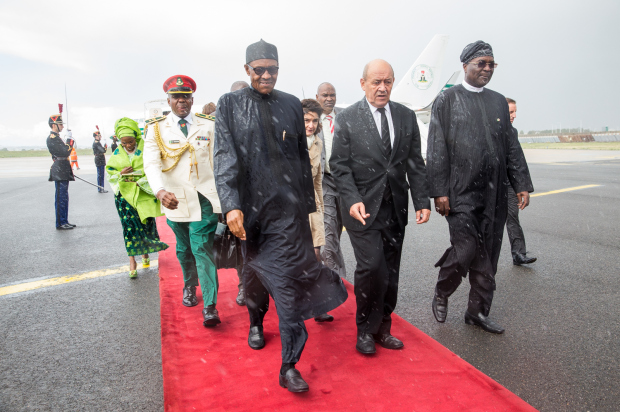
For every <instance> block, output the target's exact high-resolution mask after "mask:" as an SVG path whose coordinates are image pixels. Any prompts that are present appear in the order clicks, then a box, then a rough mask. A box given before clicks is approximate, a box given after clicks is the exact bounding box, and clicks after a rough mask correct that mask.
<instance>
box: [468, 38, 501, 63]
mask: <svg viewBox="0 0 620 412" xmlns="http://www.w3.org/2000/svg"><path fill="white" fill-rule="evenodd" d="M482 56H491V57H493V49H492V48H491V45H490V44H489V43H485V42H483V41H482V40H478V41H477V42H474V43H470V44H468V45H467V46H465V48H464V49H463V52H462V53H461V63H469V62H470V61H472V60H473V59H475V58H476V57H482Z"/></svg>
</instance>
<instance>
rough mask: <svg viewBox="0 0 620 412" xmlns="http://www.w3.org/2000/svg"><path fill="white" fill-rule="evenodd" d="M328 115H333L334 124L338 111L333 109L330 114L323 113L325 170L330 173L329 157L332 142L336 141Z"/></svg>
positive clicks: (322, 129)
mask: <svg viewBox="0 0 620 412" xmlns="http://www.w3.org/2000/svg"><path fill="white" fill-rule="evenodd" d="M327 116H331V117H332V124H334V123H335V122H336V113H335V112H334V110H333V109H332V112H331V113H330V114H329V115H326V114H325V113H323V114H321V126H322V128H321V131H322V132H323V147H324V148H325V171H326V172H327V173H330V170H329V159H330V158H331V156H332V142H333V141H334V134H333V133H332V129H331V125H330V123H329V119H328V118H327Z"/></svg>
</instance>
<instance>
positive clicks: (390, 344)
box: [372, 333, 405, 349]
mask: <svg viewBox="0 0 620 412" xmlns="http://www.w3.org/2000/svg"><path fill="white" fill-rule="evenodd" d="M372 337H373V338H374V340H375V342H377V343H378V344H379V345H381V346H383V347H384V348H385V349H400V348H402V347H403V346H405V345H403V342H401V340H400V339H396V338H395V337H394V336H392V335H390V334H389V333H377V334H376V335H372Z"/></svg>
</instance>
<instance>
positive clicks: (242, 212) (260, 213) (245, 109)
mask: <svg viewBox="0 0 620 412" xmlns="http://www.w3.org/2000/svg"><path fill="white" fill-rule="evenodd" d="M278 69H279V67H278V51H277V49H276V47H275V46H274V45H272V44H269V43H267V42H265V41H263V40H261V41H259V42H257V43H254V44H251V45H250V46H248V48H247V50H246V65H245V71H246V73H247V74H248V76H250V80H251V87H247V88H244V89H240V90H237V91H235V92H231V93H228V94H225V95H224V96H222V97H221V98H220V101H219V102H218V105H217V114H216V116H215V119H216V120H215V151H214V166H215V179H216V185H217V191H218V195H219V197H220V201H221V204H222V213H225V214H226V221H227V222H228V226H229V227H230V230H231V231H232V233H233V234H234V235H235V236H237V237H239V238H240V239H241V240H245V242H244V256H245V260H244V268H243V283H244V286H245V296H246V303H247V308H248V312H249V315H250V333H249V337H248V344H249V345H250V347H251V348H252V349H262V348H263V347H264V345H265V341H264V337H263V318H264V316H265V313H266V312H267V310H268V309H269V295H271V296H272V297H273V299H274V302H275V304H276V307H277V310H278V318H279V327H280V335H281V339H282V367H281V368H280V378H279V380H280V385H281V386H282V387H285V388H288V390H289V391H291V392H305V391H307V390H308V385H307V384H306V382H305V381H304V380H303V378H302V377H301V374H300V373H299V371H298V370H297V369H295V364H296V363H297V362H298V361H299V358H300V357H301V352H302V351H303V348H304V345H305V343H306V340H307V338H308V332H307V331H306V328H305V325H304V320H306V319H310V318H312V317H314V316H316V315H320V314H323V313H326V312H328V311H330V310H333V309H334V308H336V307H338V306H339V305H340V304H342V303H343V302H344V301H345V300H346V298H347V292H346V289H345V287H344V285H343V283H342V281H341V280H340V277H339V276H338V275H337V274H336V273H335V272H333V271H331V270H330V269H328V268H327V267H325V266H323V265H322V264H320V263H319V262H317V260H316V257H315V255H314V248H313V244H312V235H311V233H310V223H309V220H308V214H310V213H312V212H315V211H316V203H315V197H314V187H313V184H312V171H311V168H310V158H309V156H308V145H307V141H306V135H305V124H304V118H303V112H302V107H301V102H300V101H299V99H298V98H296V97H295V96H292V95H290V94H287V93H284V92H281V91H279V90H274V87H275V84H276V80H277V78H278Z"/></svg>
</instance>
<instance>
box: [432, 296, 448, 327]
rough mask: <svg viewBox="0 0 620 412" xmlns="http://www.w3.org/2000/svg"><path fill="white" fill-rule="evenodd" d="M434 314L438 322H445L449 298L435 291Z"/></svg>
mask: <svg viewBox="0 0 620 412" xmlns="http://www.w3.org/2000/svg"><path fill="white" fill-rule="evenodd" d="M433 315H435V319H437V322H441V323H444V322H445V321H446V317H447V316H448V298H442V297H441V296H439V295H437V294H436V293H435V297H434V298H433Z"/></svg>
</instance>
